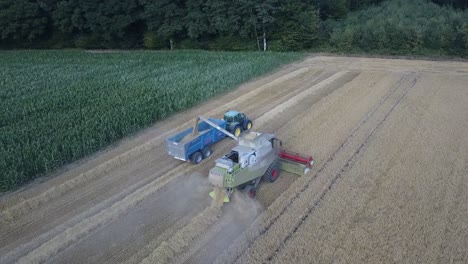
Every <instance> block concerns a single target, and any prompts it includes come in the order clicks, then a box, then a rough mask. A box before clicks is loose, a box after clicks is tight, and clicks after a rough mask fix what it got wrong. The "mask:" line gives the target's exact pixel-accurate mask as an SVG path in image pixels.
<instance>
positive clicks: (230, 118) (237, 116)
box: [224, 110, 245, 123]
mask: <svg viewBox="0 0 468 264" xmlns="http://www.w3.org/2000/svg"><path fill="white" fill-rule="evenodd" d="M244 119H245V114H243V113H239V112H237V111H234V110H229V111H227V112H226V113H225V114H224V120H226V122H237V123H241V122H242V121H243V120H244Z"/></svg>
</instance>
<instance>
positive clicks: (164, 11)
mask: <svg viewBox="0 0 468 264" xmlns="http://www.w3.org/2000/svg"><path fill="white" fill-rule="evenodd" d="M142 4H143V6H144V15H143V17H144V18H145V20H146V24H147V26H148V30H150V31H152V32H154V33H155V34H156V36H158V37H160V38H162V39H164V40H168V41H169V46H170V49H171V50H172V49H173V48H174V40H175V38H176V37H178V35H180V34H181V33H182V32H183V30H184V20H185V17H186V16H187V9H186V8H185V1H183V0H157V1H152V0H142Z"/></svg>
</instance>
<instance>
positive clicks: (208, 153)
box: [202, 147, 213, 159]
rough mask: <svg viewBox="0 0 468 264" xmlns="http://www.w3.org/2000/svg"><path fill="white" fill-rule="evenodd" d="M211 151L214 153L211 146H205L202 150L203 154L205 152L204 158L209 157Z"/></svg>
mask: <svg viewBox="0 0 468 264" xmlns="http://www.w3.org/2000/svg"><path fill="white" fill-rule="evenodd" d="M211 153H213V152H212V151H211V148H210V147H204V148H203V150H202V154H203V158H205V159H206V158H208V157H209V156H211Z"/></svg>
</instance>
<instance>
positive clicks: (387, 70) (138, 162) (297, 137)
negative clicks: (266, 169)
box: [0, 57, 468, 263]
mask: <svg viewBox="0 0 468 264" xmlns="http://www.w3.org/2000/svg"><path fill="white" fill-rule="evenodd" d="M228 109H236V110H239V111H243V112H245V113H247V115H248V116H249V117H251V118H252V119H253V122H254V130H256V131H262V132H270V133H275V134H276V135H277V137H278V138H280V139H281V140H282V141H283V143H284V146H285V147H286V148H288V149H291V150H294V151H298V152H303V153H310V154H312V155H314V158H315V161H316V163H315V167H314V169H313V170H312V172H311V173H310V174H309V175H307V176H304V177H297V176H294V175H291V174H287V173H283V174H282V175H281V177H280V178H279V180H278V181H276V182H275V183H273V184H270V183H263V184H262V185H261V187H260V189H259V190H258V192H257V198H256V199H255V200H251V199H247V198H246V197H244V196H243V195H241V194H237V193H236V195H235V196H234V198H233V201H232V203H230V204H228V205H226V206H224V207H222V208H221V209H219V208H217V207H213V205H212V204H211V200H210V198H209V196H208V192H209V191H210V186H209V185H208V181H207V178H206V175H207V173H208V170H209V169H210V168H211V167H212V166H213V161H214V157H218V156H220V155H222V154H224V153H225V152H227V151H229V149H230V148H231V147H233V146H234V142H233V141H231V140H224V141H223V142H220V143H218V144H217V145H216V146H215V147H214V155H213V157H212V158H210V159H208V160H205V161H203V162H202V163H201V164H200V165H197V166H193V165H190V164H186V163H182V162H180V161H177V160H175V159H173V158H171V157H169V156H168V155H167V154H166V150H165V145H164V140H165V138H166V137H167V136H168V135H171V134H172V133H174V132H176V131H179V130H181V129H184V128H187V127H189V126H190V125H191V124H192V121H193V118H194V117H196V116H197V115H200V114H203V115H205V116H213V117H221V116H222V113H223V112H224V111H226V110H228ZM467 113H468V63H463V62H432V61H410V60H389V59H367V58H341V57H311V58H308V59H306V60H304V61H302V62H298V63H295V64H290V65H288V66H286V67H284V68H283V69H281V70H279V71H277V72H275V73H272V74H271V75H268V76H265V77H263V78H259V79H257V80H254V81H252V82H249V83H247V84H244V85H242V86H241V87H239V88H238V89H236V90H235V91H233V92H230V93H228V94H225V95H223V96H220V97H218V98H215V99H213V100H210V101H208V102H206V103H204V104H202V105H200V106H198V107H195V108H193V109H191V110H189V111H186V112H183V113H179V114H177V115H175V116H173V117H171V118H169V119H167V120H165V121H162V122H160V123H157V124H155V125H154V126H153V127H151V128H149V129H147V130H146V131H143V132H142V133H140V134H139V135H137V136H135V137H133V138H129V139H127V140H124V141H122V142H121V143H119V144H118V145H117V146H114V147H113V148H111V149H109V150H108V151H106V152H103V153H99V154H97V155H95V156H94V157H91V158H89V159H87V160H85V161H83V162H81V163H80V164H77V165H74V166H69V168H68V169H67V170H65V171H64V172H62V173H61V175H58V176H57V177H53V178H51V179H49V180H47V181H44V182H42V183H35V184H32V185H30V186H29V187H27V188H23V189H21V190H19V191H16V192H14V193H9V194H7V195H4V196H3V197H1V198H0V209H1V213H0V263H16V262H18V263H41V262H47V263H83V262H85V263H117V262H123V263H169V262H171V263H212V262H217V263H233V262H235V263H302V262H303V263H310V262H311V261H315V262H320V263H328V262H334V261H338V262H354V263H356V262H366V263H369V262H373V263H374V262H384V263H387V262H399V261H402V260H405V262H408V263H416V262H423V263H457V262H458V263H466V262H468V253H467V251H466V248H468V239H467V237H468V222H467V221H466V219H468V204H467V203H466V201H468V177H467V175H468V136H467V135H468V114H467ZM84 252H85V253H84Z"/></svg>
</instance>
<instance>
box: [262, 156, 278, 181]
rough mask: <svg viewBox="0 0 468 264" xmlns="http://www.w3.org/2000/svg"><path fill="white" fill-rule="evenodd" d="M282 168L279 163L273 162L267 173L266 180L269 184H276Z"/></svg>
mask: <svg viewBox="0 0 468 264" xmlns="http://www.w3.org/2000/svg"><path fill="white" fill-rule="evenodd" d="M279 172H280V166H279V163H278V161H273V163H271V164H270V167H268V169H267V171H266V172H265V179H267V180H268V181H269V182H275V181H276V180H277V179H278V177H279Z"/></svg>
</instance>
